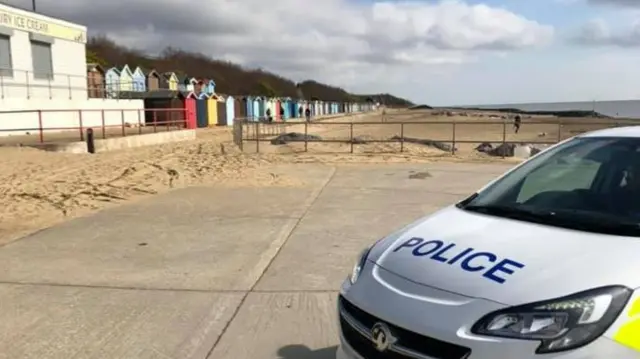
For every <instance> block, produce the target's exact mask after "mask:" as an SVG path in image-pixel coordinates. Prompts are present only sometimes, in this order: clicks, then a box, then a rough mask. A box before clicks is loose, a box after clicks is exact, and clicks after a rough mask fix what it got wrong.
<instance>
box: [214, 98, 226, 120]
mask: <svg viewBox="0 0 640 359" xmlns="http://www.w3.org/2000/svg"><path fill="white" fill-rule="evenodd" d="M217 96H218V103H217V105H216V110H217V115H218V123H217V125H218V126H226V125H227V98H226V97H225V96H224V95H220V94H218V95H217Z"/></svg>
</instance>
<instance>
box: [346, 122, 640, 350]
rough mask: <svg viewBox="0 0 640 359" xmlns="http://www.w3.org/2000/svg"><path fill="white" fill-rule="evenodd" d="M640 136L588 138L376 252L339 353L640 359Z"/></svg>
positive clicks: (368, 258)
mask: <svg viewBox="0 0 640 359" xmlns="http://www.w3.org/2000/svg"><path fill="white" fill-rule="evenodd" d="M639 287H640V127H626V128H616V129H607V130H602V131H596V132H592V133H587V134H583V135H580V136H577V137H574V138H572V139H569V140H567V141H564V142H562V143H560V144H558V145H555V146H553V147H551V148H549V149H547V150H545V151H543V152H541V153H539V154H538V155H536V156H534V157H533V158H531V159H530V160H528V161H526V162H524V163H522V164H520V165H518V166H517V167H515V168H513V169H512V170H510V171H509V172H507V173H506V174H504V175H503V176H501V177H500V178H498V179H496V180H495V181H493V182H492V183H490V184H489V185H487V186H486V187H484V188H483V189H481V190H480V191H478V192H477V193H475V194H473V195H472V196H470V197H469V198H467V199H465V200H464V201H462V202H460V203H458V204H456V205H454V206H451V207H448V208H444V209H442V210H440V211H438V212H436V213H435V214H432V215H430V216H428V217H426V218H423V219H420V220H419V221H417V222H415V223H413V224H411V225H409V226H407V227H405V228H403V229H401V230H399V231H397V232H396V233H393V234H391V235H389V236H388V237H386V238H383V239H382V240H380V241H378V242H377V243H376V244H374V245H373V246H372V247H371V248H368V249H366V250H365V251H364V252H363V253H362V255H361V257H360V258H359V260H358V261H357V263H356V265H355V267H354V269H353V273H352V274H351V276H350V277H349V278H348V279H347V280H345V282H344V283H343V285H342V288H341V291H340V295H339V298H338V315H339V325H340V333H341V335H340V337H341V346H340V348H339V349H338V353H337V357H338V358H340V359H344V358H349V359H351V358H365V359H378V358H389V359H401V358H424V359H523V358H563V359H627V358H640V290H638V289H637V288H639Z"/></svg>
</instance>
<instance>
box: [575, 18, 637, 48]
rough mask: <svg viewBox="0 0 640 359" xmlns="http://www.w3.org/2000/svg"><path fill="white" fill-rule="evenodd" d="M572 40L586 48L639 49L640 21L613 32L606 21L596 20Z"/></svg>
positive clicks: (586, 25) (586, 24)
mask: <svg viewBox="0 0 640 359" xmlns="http://www.w3.org/2000/svg"><path fill="white" fill-rule="evenodd" d="M571 40H572V41H573V42H575V43H578V44H581V45H586V46H616V47H621V48H638V47H640V21H634V22H632V23H631V24H629V25H628V26H626V27H622V28H621V29H617V30H616V31H613V30H611V27H610V26H609V24H608V23H607V22H605V21H604V20H602V19H594V20H591V21H589V22H587V23H585V25H584V26H582V28H581V29H579V31H578V32H577V33H576V34H575V35H574V36H573V37H572V38H571Z"/></svg>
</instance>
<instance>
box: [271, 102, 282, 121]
mask: <svg viewBox="0 0 640 359" xmlns="http://www.w3.org/2000/svg"><path fill="white" fill-rule="evenodd" d="M281 108H282V102H280V99H277V98H275V99H273V118H275V119H276V121H282V118H281V117H282V116H280V109H281Z"/></svg>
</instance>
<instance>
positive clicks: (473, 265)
mask: <svg viewBox="0 0 640 359" xmlns="http://www.w3.org/2000/svg"><path fill="white" fill-rule="evenodd" d="M456 247H457V245H456V244H455V243H448V244H445V243H444V242H443V241H440V240H431V241H425V240H424V238H420V237H411V238H409V239H407V240H406V241H404V242H403V243H401V244H400V245H398V246H397V247H396V248H395V249H394V250H393V252H397V251H399V250H400V249H402V248H411V249H412V250H411V254H412V255H414V256H416V257H424V256H428V255H431V256H430V257H429V258H430V259H432V260H434V261H436V262H440V263H447V264H448V265H452V264H456V263H460V267H461V268H462V270H464V271H465V272H484V273H482V276H483V277H484V278H487V279H489V280H491V281H493V282H496V283H500V284H502V283H504V282H506V280H507V279H506V278H505V276H507V275H511V274H513V273H514V272H515V271H516V270H517V269H520V268H524V264H522V263H519V262H516V261H514V260H511V259H502V260H500V259H498V256H497V255H495V254H494V253H491V252H474V251H475V249H474V248H471V247H469V248H466V249H465V250H463V251H461V252H459V250H456V249H455V248H456ZM447 253H449V254H448V255H447ZM456 253H457V254H456ZM496 262H497V264H495V263H496ZM487 268H489V269H488V270H487Z"/></svg>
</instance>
